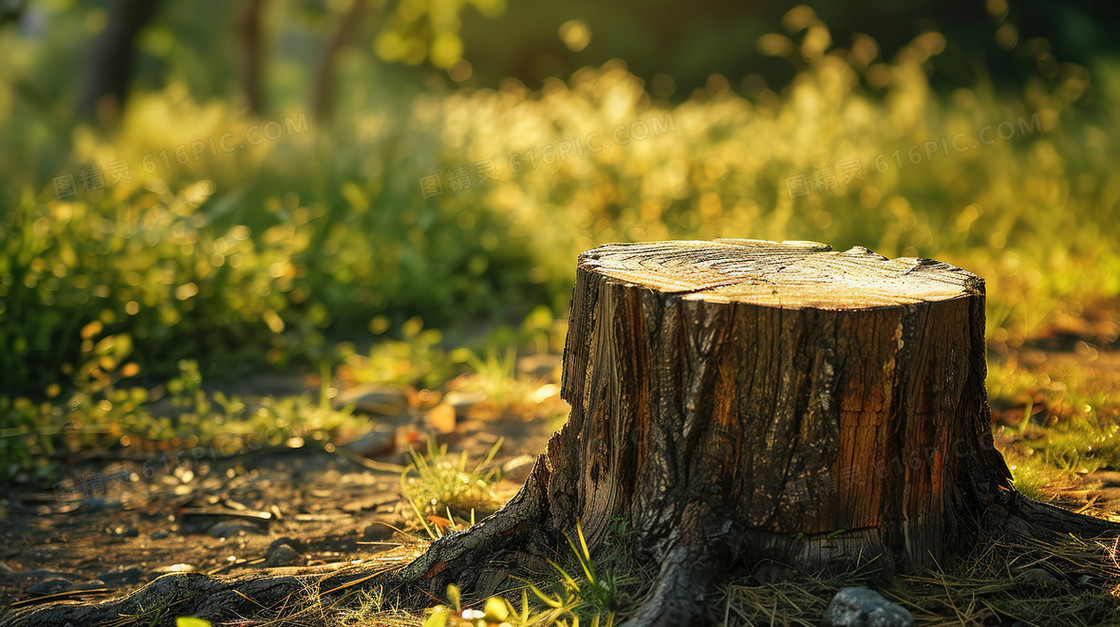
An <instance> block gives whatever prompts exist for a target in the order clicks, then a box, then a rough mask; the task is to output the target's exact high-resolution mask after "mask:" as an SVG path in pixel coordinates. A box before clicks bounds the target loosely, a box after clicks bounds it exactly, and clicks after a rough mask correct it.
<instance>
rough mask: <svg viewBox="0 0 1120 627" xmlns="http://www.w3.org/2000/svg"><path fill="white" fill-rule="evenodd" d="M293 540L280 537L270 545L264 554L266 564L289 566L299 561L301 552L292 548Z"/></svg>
mask: <svg viewBox="0 0 1120 627" xmlns="http://www.w3.org/2000/svg"><path fill="white" fill-rule="evenodd" d="M290 543H291V540H289V539H288V538H280V539H279V540H276V541H275V542H273V543H272V544H270V545H269V547H268V551H266V552H265V555H264V565H265V566H266V567H268V568H272V567H274V566H288V565H290V564H294V563H296V562H297V561H299V552H298V551H296V550H295V549H293V548H292V545H291V544H290Z"/></svg>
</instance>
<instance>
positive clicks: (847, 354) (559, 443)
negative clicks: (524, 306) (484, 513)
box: [3, 240, 1120, 625]
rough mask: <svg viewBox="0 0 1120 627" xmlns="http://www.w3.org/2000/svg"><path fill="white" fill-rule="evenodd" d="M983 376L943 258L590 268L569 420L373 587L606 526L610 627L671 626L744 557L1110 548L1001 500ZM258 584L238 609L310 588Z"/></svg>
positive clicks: (799, 254)
mask: <svg viewBox="0 0 1120 627" xmlns="http://www.w3.org/2000/svg"><path fill="white" fill-rule="evenodd" d="M984 359H985V345H984V283H983V280H982V279H980V278H979V277H977V276H975V275H973V274H971V273H969V272H967V271H965V270H962V269H960V268H956V267H953V266H950V265H947V264H944V263H940V262H935V261H930V260H924V259H912V258H903V259H893V260H891V259H887V258H885V257H882V256H880V255H877V254H875V253H872V252H870V251H868V250H866V249H864V248H859V247H857V248H853V249H851V250H848V251H843V252H839V251H833V250H832V249H831V248H829V247H828V246H825V245H822V244H817V243H813V242H783V243H775V242H764V241H757V240H716V241H714V242H658V243H649V244H618V245H608V246H603V247H600V248H597V249H594V250H591V251H588V252H586V253H584V254H582V255H581V256H580V259H579V265H578V269H577V275H576V284H575V289H574V291H573V295H572V302H571V313H570V326H569V332H568V338H567V343H566V347H565V351H564V376H563V382H562V395H563V397H564V399H565V400H567V401H568V402H569V403H570V404H571V407H572V409H571V413H570V415H569V418H568V422H567V423H566V424H565V425H564V427H563V428H562V429H561V430H560V431H558V432H557V433H556V434H554V435H553V437H552V439H551V440H550V441H549V444H548V447H547V450H546V451H545V452H544V453H543V454H542V455H541V456H540V457H539V458H538V460H537V463H536V465H535V467H534V469H533V472H532V473H531V475H530V476H529V478H528V479H527V480H526V482H525V485H524V486H522V489H521V491H520V492H519V493H518V494H517V495H516V496H515V497H514V498H513V499H512V500H511V501H510V502H509V503H507V504H506V505H505V506H504V507H503V508H502V509H501V510H499V511H498V512H497V513H495V514H494V515H492V516H490V517H488V518H487V519H485V520H483V521H482V522H480V523H479V524H477V525H475V526H474V527H471V528H470V529H467V530H464V531H461V532H458V533H455V534H452V535H450V536H447V537H445V538H443V539H441V540H439V541H437V542H435V543H433V544H432V546H431V547H430V548H429V550H428V551H427V552H426V553H425V554H423V555H422V556H420V557H419V558H417V559H416V560H415V561H413V562H411V563H410V564H408V565H407V566H405V567H403V568H401V569H399V570H395V571H392V572H390V573H385V574H383V575H381V576H380V577H377V578H375V579H374V580H372V581H375V582H376V583H377V584H378V585H382V586H385V587H386V588H392V589H395V590H398V591H399V592H400V593H401V594H403V595H405V597H409V596H410V595H415V594H416V593H417V592H418V591H428V592H431V593H433V594H437V595H439V594H442V591H443V589H444V587H445V586H446V585H447V584H448V583H457V584H459V585H460V586H463V587H465V589H466V590H467V591H468V592H472V591H473V592H474V593H475V594H487V593H489V592H490V591H491V590H492V589H493V588H494V587H496V586H497V585H498V584H499V583H500V581H501V579H502V578H503V577H504V573H506V572H508V570H509V569H510V568H511V567H513V566H514V565H517V564H521V565H526V564H531V563H533V560H534V556H537V557H538V559H539V556H546V555H552V554H554V551H555V549H556V547H557V546H558V545H559V543H560V542H563V540H562V534H563V533H564V532H570V531H571V530H572V529H573V528H574V527H575V525H576V524H577V522H578V523H579V524H580V525H581V527H582V530H583V533H584V534H585V535H586V537H587V540H588V542H589V544H590V545H591V546H592V547H593V548H594V547H595V546H596V545H598V544H600V543H601V542H602V541H603V539H604V538H605V536H606V534H607V532H608V529H609V528H610V526H611V523H612V521H614V520H615V519H619V518H621V519H623V520H625V521H626V522H627V529H628V536H627V538H628V542H632V543H633V544H634V545H635V546H636V547H639V549H640V551H639V553H640V554H641V555H642V556H644V558H645V559H648V560H651V561H653V562H654V563H656V564H657V566H658V568H659V574H658V576H657V578H656V581H655V584H654V589H653V591H652V593H651V594H650V595H649V596H648V600H647V601H645V602H644V604H643V605H641V606H640V607H639V608H638V609H637V610H636V612H635V613H634V614H633V615H631V616H630V617H628V620H627V623H626V624H629V625H681V624H688V622H689V621H691V620H693V619H695V617H696V616H698V614H699V613H700V611H701V609H702V606H703V602H704V595H705V594H707V593H708V591H709V588H710V586H711V584H712V583H713V578H714V577H715V576H716V575H717V574H718V573H720V572H726V571H727V570H728V569H730V568H738V567H749V566H751V565H753V564H757V563H759V562H760V561H762V560H771V561H775V562H779V563H783V564H788V565H790V566H791V567H794V568H802V569H819V568H822V567H845V566H852V565H855V564H856V562H857V561H858V562H859V563H866V562H868V561H870V560H874V561H876V562H877V565H878V566H879V567H880V568H882V569H884V570H885V571H887V572H899V571H910V570H914V569H917V568H921V567H926V566H934V565H935V564H936V563H938V562H940V561H941V560H942V559H943V558H944V557H945V556H947V555H948V554H949V553H951V552H952V551H951V550H952V549H953V547H954V546H957V547H960V548H964V546H966V543H967V542H968V541H970V539H975V538H976V537H977V533H978V531H979V530H980V529H981V528H982V527H986V528H987V529H989V530H994V531H1000V530H1014V531H1019V532H1022V531H1027V532H1030V533H1034V534H1045V533H1063V534H1064V533H1067V532H1074V533H1078V534H1081V535H1083V536H1091V537H1097V536H1102V535H1116V534H1118V533H1120V527H1118V526H1117V525H1115V524H1112V523H1108V522H1106V521H1102V520H1098V519H1094V518H1090V517H1086V516H1081V515H1077V514H1074V513H1071V512H1068V511H1065V510H1062V509H1059V508H1055V507H1051V506H1047V505H1043V504H1040V503H1036V502H1034V501H1031V500H1029V499H1026V498H1025V497H1023V496H1021V495H1020V494H1019V493H1017V492H1016V491H1015V490H1014V488H1013V487H1012V485H1011V475H1010V472H1009V471H1008V468H1007V466H1006V465H1005V463H1004V461H1003V459H1002V457H1001V456H1000V455H999V453H998V451H997V450H996V449H995V447H994V444H993V439H992V432H991V420H990V410H989V407H988V404H987V395H986V391H985V387H984V380H985V376H986V365H985V361H984ZM360 575H362V573H353V572H348V573H343V574H338V575H335V576H334V578H333V579H331V580H329V581H326V582H324V581H323V580H322V579H321V578H320V580H317V586H318V588H317V589H320V590H330V589H331V587H326V586H334V587H337V586H338V585H342V584H344V583H345V582H347V581H352V580H355V579H357V578H358V577H359V576H360ZM244 585H258V586H259V585H261V584H259V583H254V582H244V581H240V582H239V581H237V580H216V579H205V580H203V579H200V580H198V584H197V586H195V589H198V586H208V588H206V589H207V596H208V599H209V600H208V601H207V602H206V607H205V608H204V609H207V612H202V613H199V614H196V615H201V616H204V617H213V618H218V617H220V616H223V614H222V611H223V610H222V608H223V606H222V605H221V602H222V601H221V600H222V599H224V600H225V601H227V602H229V603H231V604H233V605H234V606H235V607H242V606H243V604H244V600H243V599H239V597H237V596H235V595H234V594H233V592H232V591H234V590H236V589H237V586H244ZM275 585H276V586H277V589H276V590H274V591H273V593H272V594H271V596H269V595H264V596H261V597H253V598H254V599H255V601H256V602H258V603H264V602H267V601H269V600H271V601H272V602H279V599H278V598H277V595H279V594H281V593H282V592H283V593H286V594H291V593H292V591H293V590H295V589H297V588H300V587H301V586H302V587H306V585H307V580H306V579H305V580H300V578H299V577H293V578H290V579H288V580H285V583H284V584H283V585H281V584H279V583H277V584H275ZM149 587H151V586H149ZM241 590H242V591H243V589H241ZM223 591H224V592H223ZM257 592H258V593H259V594H263V593H264V591H263V590H258V591H257ZM142 594H143V591H140V592H138V593H136V595H142ZM136 595H133V596H134V597H135V596H136ZM249 596H251V595H249ZM412 598H418V597H412ZM128 601H129V598H126V599H124V600H117V601H113V602H108V603H106V604H101V605H98V606H93V607H86V608H85V610H84V611H94V610H95V609H97V608H101V609H109V608H112V609H113V610H119V609H120V608H121V607H123V605H121V604H122V603H126V602H128ZM114 604H116V605H114ZM71 607H75V606H71ZM184 607H194V604H192V603H187V602H184ZM56 609H57V610H59V611H61V610H62V609H63V608H62V607H58V608H56ZM210 610H213V611H212V612H211V611H210ZM227 610H228V608H227ZM102 615H104V614H102ZM224 615H226V616H228V615H229V613H228V611H227V613H226V614H224ZM44 616H46V615H44ZM3 624H15V623H3ZM27 624H34V623H27Z"/></svg>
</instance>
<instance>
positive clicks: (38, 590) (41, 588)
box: [27, 579, 105, 595]
mask: <svg viewBox="0 0 1120 627" xmlns="http://www.w3.org/2000/svg"><path fill="white" fill-rule="evenodd" d="M104 587H105V582H104V581H70V580H68V579H49V580H47V581H40V582H39V583H37V584H33V585H30V586H28V587H27V591H28V592H30V593H31V594H39V595H48V594H60V593H63V592H79V591H81V590H97V589H99V588H104Z"/></svg>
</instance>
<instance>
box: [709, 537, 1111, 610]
mask: <svg viewBox="0 0 1120 627" xmlns="http://www.w3.org/2000/svg"><path fill="white" fill-rule="evenodd" d="M1116 559H1117V553H1116V547H1115V546H1112V545H1102V544H1099V543H1092V542H1085V541H1080V540H1077V539H1074V538H1064V539H1062V538H1059V539H1057V540H1041V539H1037V538H1025V537H1011V536H1008V537H1003V538H984V539H982V540H981V542H980V544H979V548H978V549H977V550H976V551H975V552H974V553H972V554H970V555H967V556H963V557H961V558H960V559H958V560H957V561H955V562H954V563H953V564H951V565H949V566H948V567H947V568H945V569H937V570H929V571H926V572H921V573H917V574H911V575H901V576H899V577H898V578H897V579H896V580H895V581H894V582H893V583H891V584H888V585H885V586H884V585H882V584H881V583H878V584H877V583H876V582H875V581H873V580H872V575H871V574H870V573H867V574H864V575H861V574H860V573H858V572H857V573H852V574H849V575H847V576H845V577H844V578H843V579H841V580H837V579H835V578H833V577H831V576H829V575H824V574H816V575H808V576H801V577H797V578H795V579H794V580H791V581H785V582H781V583H767V584H762V583H759V582H756V581H750V580H746V581H742V582H738V583H733V584H730V585H729V586H727V587H726V588H725V590H724V593H723V595H722V598H721V599H720V600H719V602H718V603H713V604H712V606H711V607H710V608H709V611H708V616H709V618H710V619H712V620H713V621H715V622H716V623H717V624H724V625H757V624H768V625H783V626H784V625H801V626H806V627H808V626H810V625H816V624H817V621H818V620H819V617H820V616H823V615H824V611H825V609H826V608H827V606H828V602H829V600H830V599H831V597H832V595H834V594H835V593H836V592H837V591H838V590H839V589H840V588H841V587H843V586H847V585H871V587H873V588H877V589H878V590H879V591H880V592H881V593H882V594H883V595H884V596H886V597H887V598H888V599H889V600H891V601H894V602H895V603H898V604H900V605H902V606H903V607H905V608H906V609H908V610H910V612H911V613H912V614H913V616H914V619H915V622H916V624H918V625H944V624H969V625H998V624H1007V623H1009V622H1013V621H1022V622H1024V623H1026V624H1028V625H1086V626H1087V625H1098V624H1105V623H1107V622H1108V621H1110V620H1114V617H1115V612H1116V603H1117V600H1116V599H1117V596H1118V595H1120V564H1118V563H1117V561H1116ZM1040 568H1042V569H1045V570H1046V571H1047V572H1049V573H1052V574H1053V575H1054V576H1055V577H1054V578H1052V579H1046V580H1039V579H1036V578H1032V577H1030V576H1029V575H1030V574H1032V573H1028V571H1031V569H1040ZM1032 572H1033V571H1032ZM717 609H718V611H717Z"/></svg>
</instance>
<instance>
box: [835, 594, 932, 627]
mask: <svg viewBox="0 0 1120 627" xmlns="http://www.w3.org/2000/svg"><path fill="white" fill-rule="evenodd" d="M823 622H824V624H825V625H826V627H912V626H913V625H914V617H913V615H911V614H910V612H909V610H907V609H906V608H904V607H902V606H900V605H897V604H895V603H891V602H890V601H888V600H887V599H886V598H885V597H883V595H881V594H879V593H878V592H875V591H874V590H872V589H870V588H868V587H866V586H859V587H853V588H844V589H843V590H841V591H840V592H837V593H836V596H834V597H832V602H831V603H829V604H828V609H827V610H826V611H825V613H824V621H823Z"/></svg>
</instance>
